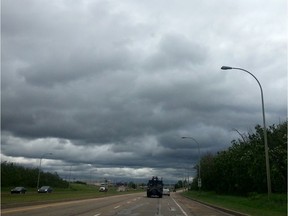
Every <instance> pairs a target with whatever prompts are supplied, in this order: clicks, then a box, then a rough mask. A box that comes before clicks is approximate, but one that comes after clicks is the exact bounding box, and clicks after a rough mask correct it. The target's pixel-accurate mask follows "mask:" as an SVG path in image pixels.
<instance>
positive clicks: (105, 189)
mask: <svg viewBox="0 0 288 216" xmlns="http://www.w3.org/2000/svg"><path fill="white" fill-rule="evenodd" d="M107 191H108V188H107V187H105V186H101V187H100V188H99V192H107Z"/></svg>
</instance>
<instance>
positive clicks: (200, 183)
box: [198, 178, 202, 188]
mask: <svg viewBox="0 0 288 216" xmlns="http://www.w3.org/2000/svg"><path fill="white" fill-rule="evenodd" d="M201 186H202V182H201V178H198V187H199V188H200V187H201Z"/></svg>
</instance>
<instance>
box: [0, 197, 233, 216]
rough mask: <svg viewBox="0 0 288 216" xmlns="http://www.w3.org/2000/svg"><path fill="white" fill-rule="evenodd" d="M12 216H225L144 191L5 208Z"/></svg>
mask: <svg viewBox="0 0 288 216" xmlns="http://www.w3.org/2000/svg"><path fill="white" fill-rule="evenodd" d="M2 215H9V216H28V215H29V216H36V215H37V216H38V215H41V216H48V215H51V216H52V215H53V216H58V215H59V216H74V215H75V216H76V215H77V216H111V215H122V216H128V215H129V216H130V215H132V216H133V215H135V216H136V215H137V216H147V215H149V216H150V215H152V216H154V215H156V216H158V215H159V216H190V215H192V216H202V215H205V216H220V215H221V216H224V215H228V214H225V213H223V212H219V211H218V210H215V209H213V208H210V207H207V206H204V205H203V204H200V203H197V202H194V201H192V200H189V199H187V198H185V197H182V196H181V195H180V194H178V193H171V196H163V198H156V197H155V198H148V197H146V194H145V193H135V194H128V195H119V196H113V197H105V198H97V199H89V200H79V201H71V202H63V203H54V204H46V205H37V206H29V207H21V208H14V209H3V210H2Z"/></svg>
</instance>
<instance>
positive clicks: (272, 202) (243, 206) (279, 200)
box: [183, 191, 287, 216]
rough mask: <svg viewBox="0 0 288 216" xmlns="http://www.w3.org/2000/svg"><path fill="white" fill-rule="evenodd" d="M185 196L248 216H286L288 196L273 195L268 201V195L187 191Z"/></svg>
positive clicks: (184, 193)
mask: <svg viewBox="0 0 288 216" xmlns="http://www.w3.org/2000/svg"><path fill="white" fill-rule="evenodd" d="M183 195H184V196H186V197H189V198H192V199H195V200H199V201H202V202H205V203H209V204H212V205H215V206H219V207H223V208H226V209H231V210H234V211H238V212H241V213H245V214H248V215H255V216H258V215H261V216H271V215H273V216H284V215H285V216H286V215H287V195H286V194H272V195H271V196H270V198H269V199H268V197H267V194H251V195H250V196H248V197H241V196H229V195H219V194H216V193H215V192H203V191H202V192H197V191H187V192H183Z"/></svg>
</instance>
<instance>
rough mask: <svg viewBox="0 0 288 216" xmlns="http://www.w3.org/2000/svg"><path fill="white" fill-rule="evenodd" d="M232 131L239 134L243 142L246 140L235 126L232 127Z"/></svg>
mask: <svg viewBox="0 0 288 216" xmlns="http://www.w3.org/2000/svg"><path fill="white" fill-rule="evenodd" d="M233 131H236V132H237V133H238V134H239V135H240V136H241V138H242V140H243V142H244V143H245V142H246V141H245V138H244V136H243V134H241V133H240V132H239V131H238V130H237V129H236V128H233Z"/></svg>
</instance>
